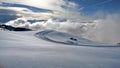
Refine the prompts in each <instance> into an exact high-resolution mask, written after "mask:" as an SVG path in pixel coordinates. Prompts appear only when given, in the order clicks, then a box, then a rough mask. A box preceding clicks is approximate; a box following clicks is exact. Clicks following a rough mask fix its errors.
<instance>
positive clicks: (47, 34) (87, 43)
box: [35, 30, 120, 47]
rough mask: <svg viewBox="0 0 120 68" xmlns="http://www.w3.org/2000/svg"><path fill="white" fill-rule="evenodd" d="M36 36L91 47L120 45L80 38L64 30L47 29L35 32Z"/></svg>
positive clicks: (60, 42)
mask: <svg viewBox="0 0 120 68" xmlns="http://www.w3.org/2000/svg"><path fill="white" fill-rule="evenodd" d="M54 35H57V37H59V38H56V36H54ZM64 35H65V36H64ZM35 37H37V38H39V39H43V40H46V41H50V42H53V43H59V44H66V45H75V46H89V47H120V46H119V45H117V44H114V45H113V44H104V43H99V42H94V41H91V40H88V39H84V38H79V37H77V36H74V35H70V34H67V33H63V32H57V31H54V30H45V31H41V32H38V33H36V34H35ZM61 37H62V39H61ZM70 38H75V39H76V41H75V40H71V39H70ZM56 39H57V40H56Z"/></svg>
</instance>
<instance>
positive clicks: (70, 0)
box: [0, 0, 120, 15]
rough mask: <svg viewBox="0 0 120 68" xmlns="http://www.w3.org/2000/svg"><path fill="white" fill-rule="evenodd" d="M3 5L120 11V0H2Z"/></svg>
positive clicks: (37, 8)
mask: <svg viewBox="0 0 120 68" xmlns="http://www.w3.org/2000/svg"><path fill="white" fill-rule="evenodd" d="M0 3H2V4H1V6H11V7H14V6H16V7H24V8H29V9H31V8H32V10H33V11H37V12H39V11H40V12H41V11H43V10H44V11H45V10H46V11H47V10H51V11H55V10H58V11H61V10H62V11H63V10H64V9H65V8H66V7H67V8H70V9H73V8H74V9H73V10H76V9H77V11H79V12H80V13H81V14H83V15H92V14H94V13H96V12H98V11H101V12H107V13H116V12H119V11H120V8H119V6H120V4H119V3H120V1H119V0H44V1H42V0H21V1H18V0H1V1H0ZM61 6H63V7H61Z"/></svg>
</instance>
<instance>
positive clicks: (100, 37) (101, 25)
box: [88, 13, 120, 43]
mask: <svg viewBox="0 0 120 68" xmlns="http://www.w3.org/2000/svg"><path fill="white" fill-rule="evenodd" d="M99 15H100V16H101V15H102V13H100V14H99ZM97 17H98V14H97ZM119 18H120V14H119V13H114V14H106V16H105V17H104V18H99V19H97V20H95V22H96V25H95V28H94V29H92V30H88V36H89V37H88V38H89V39H92V40H95V41H99V42H105V43H119V42H120V19H119Z"/></svg>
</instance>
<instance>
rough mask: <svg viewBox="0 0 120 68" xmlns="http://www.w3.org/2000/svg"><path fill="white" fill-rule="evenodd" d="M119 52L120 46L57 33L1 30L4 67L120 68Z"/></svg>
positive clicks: (2, 63)
mask: <svg viewBox="0 0 120 68" xmlns="http://www.w3.org/2000/svg"><path fill="white" fill-rule="evenodd" d="M71 37H73V38H75V39H77V40H78V41H74V40H71V39H70V38H71ZM46 38H47V39H46ZM50 40H51V41H50ZM54 41H55V42H54ZM68 41H72V42H73V43H77V44H73V43H71V44H70V42H68ZM56 42H57V43H56ZM59 42H60V43H59ZM61 42H62V43H61ZM63 43H66V44H67V45H66V44H63ZM81 43H82V45H81ZM85 43H87V46H86V44H85ZM83 44H85V46H84V45H83ZM88 44H90V45H89V46H88ZM92 45H93V46H92ZM100 46H101V47H100ZM119 53H120V47H119V46H117V45H108V44H104V46H103V44H101V43H97V42H93V41H90V40H87V39H84V38H78V37H77V36H73V35H70V34H67V33H62V32H57V31H51V30H48V31H25V32H22V31H21V32H14V31H0V66H1V67H0V68H119V67H120V54H119Z"/></svg>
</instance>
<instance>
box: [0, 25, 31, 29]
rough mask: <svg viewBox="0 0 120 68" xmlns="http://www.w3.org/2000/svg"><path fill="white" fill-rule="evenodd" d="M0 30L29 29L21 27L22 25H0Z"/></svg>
mask: <svg viewBox="0 0 120 68" xmlns="http://www.w3.org/2000/svg"><path fill="white" fill-rule="evenodd" d="M0 29H1V30H8V31H31V29H28V28H22V27H13V26H10V25H4V24H2V25H0Z"/></svg>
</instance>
